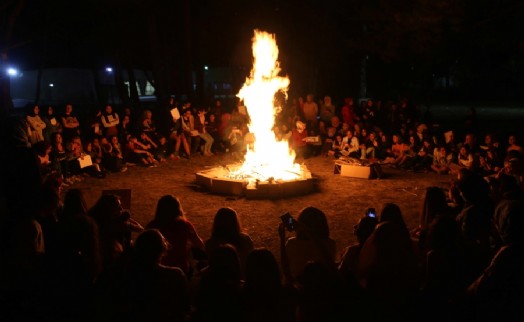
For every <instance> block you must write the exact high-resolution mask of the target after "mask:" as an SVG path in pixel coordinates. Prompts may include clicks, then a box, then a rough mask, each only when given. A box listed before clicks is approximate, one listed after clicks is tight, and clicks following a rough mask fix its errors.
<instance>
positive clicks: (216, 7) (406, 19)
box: [0, 0, 524, 110]
mask: <svg viewBox="0 0 524 322" xmlns="http://www.w3.org/2000/svg"><path fill="white" fill-rule="evenodd" d="M3 3H5V4H2V5H0V15H1V17H2V19H1V20H0V23H1V28H2V29H1V30H0V40H1V42H0V49H1V54H2V56H1V58H2V62H3V63H4V64H5V63H7V62H8V61H14V62H17V61H18V62H19V63H20V65H23V66H24V68H26V69H43V68H48V67H81V68H91V69H93V70H96V69H99V68H101V67H103V66H104V65H107V64H111V65H112V66H114V68H115V73H116V75H121V74H122V73H121V72H122V71H127V74H128V75H129V80H130V82H132V81H133V77H134V76H133V72H132V71H133V70H134V69H138V70H150V71H152V74H153V79H154V83H153V85H154V87H155V94H156V95H157V96H158V98H159V100H160V101H166V98H167V97H168V96H169V95H171V94H175V95H181V94H185V95H188V96H189V97H191V98H192V99H197V98H200V99H203V97H202V96H203V93H204V90H205V86H206V85H205V84H204V83H203V68H202V66H203V65H209V66H210V67H229V68H230V69H231V70H232V73H233V74H232V75H233V86H234V90H236V89H238V88H239V87H240V86H241V85H242V83H243V81H244V79H245V77H246V75H247V74H248V73H249V69H250V67H251V49H250V46H251V38H252V36H253V29H255V28H257V29H262V30H267V31H269V32H274V33H276V35H277V42H278V45H279V49H280V61H281V65H282V67H283V71H284V72H285V73H287V74H289V75H290V77H291V89H290V90H291V92H292V93H296V94H301V95H303V94H304V93H305V92H314V93H317V94H319V95H324V94H330V95H332V96H342V95H358V93H359V89H360V87H361V86H362V85H363V84H362V77H363V76H366V77H365V79H366V80H367V81H366V84H365V85H366V87H367V94H368V95H369V96H380V97H384V96H388V95H394V94H393V93H399V92H403V91H407V92H411V93H412V94H416V95H419V96H421V97H425V98H429V99H437V98H439V97H442V96H439V95H440V94H446V95H447V96H444V97H447V98H454V99H460V98H468V99H471V98H472V96H474V97H475V98H478V99H498V100H500V99H503V100H511V99H515V100H517V99H519V93H520V92H521V89H522V87H523V86H524V80H523V78H522V74H523V73H522V72H523V69H524V58H523V57H524V55H523V52H524V28H523V27H524V26H523V24H524V4H523V3H522V1H516V0H502V1H489V0H477V1H473V0H433V1H429V0H414V1H413V0H346V1H342V0H323V1H318V0H273V1H241V0H224V1H211V0H202V1H190V0H177V1H163V0H150V1H145V0H127V1H125V0H112V1H102V0H96V1H84V2H77V1H67V0H47V1H24V0H9V1H4V2H3ZM22 63H23V64H22ZM363 67H364V68H363ZM363 72H364V73H365V75H363ZM3 76H4V75H2V78H1V79H2V81H1V83H2V86H1V89H2V105H3V106H4V107H6V106H7V105H8V104H9V103H8V101H9V99H8V98H7V96H8V95H7V94H8V90H7V89H8V88H7V87H6V84H5V83H6V78H5V77H3ZM193 79H194V80H196V88H193V86H192V80H193ZM439 79H440V80H442V81H441V82H442V83H443V88H442V89H441V90H440V91H441V92H439V90H436V88H435V83H436V81H437V80H439ZM117 81H118V82H117V83H118V84H119V85H120V86H119V87H118V88H119V95H120V96H121V97H122V99H123V101H124V102H126V103H129V104H139V101H138V93H137V91H136V88H134V86H131V90H130V94H129V95H128V91H127V89H126V88H125V87H124V85H123V81H122V79H117ZM4 110H5V109H4Z"/></svg>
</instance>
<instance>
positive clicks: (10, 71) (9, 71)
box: [7, 67, 18, 76]
mask: <svg viewBox="0 0 524 322" xmlns="http://www.w3.org/2000/svg"><path fill="white" fill-rule="evenodd" d="M7 75H9V76H16V75H18V70H16V69H15V68H13V67H9V68H8V69H7Z"/></svg>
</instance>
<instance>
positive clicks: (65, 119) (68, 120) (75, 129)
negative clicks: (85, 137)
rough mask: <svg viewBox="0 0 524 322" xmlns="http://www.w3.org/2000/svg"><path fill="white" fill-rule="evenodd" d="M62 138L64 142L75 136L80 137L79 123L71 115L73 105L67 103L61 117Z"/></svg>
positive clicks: (73, 115)
mask: <svg viewBox="0 0 524 322" xmlns="http://www.w3.org/2000/svg"><path fill="white" fill-rule="evenodd" d="M62 126H63V137H64V140H65V141H68V140H70V139H71V138H73V137H74V136H76V135H80V122H78V119H77V117H76V115H75V114H74V113H73V105H72V104H70V103H68V104H67V105H66V107H65V114H64V115H62Z"/></svg>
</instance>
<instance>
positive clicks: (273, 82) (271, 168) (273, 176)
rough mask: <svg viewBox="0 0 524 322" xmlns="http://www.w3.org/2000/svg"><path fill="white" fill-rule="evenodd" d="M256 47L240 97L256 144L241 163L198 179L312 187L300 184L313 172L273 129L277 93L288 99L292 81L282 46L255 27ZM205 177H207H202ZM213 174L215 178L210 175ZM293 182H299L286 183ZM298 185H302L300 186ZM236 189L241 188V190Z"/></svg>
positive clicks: (211, 182) (214, 182)
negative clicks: (286, 74)
mask: <svg viewBox="0 0 524 322" xmlns="http://www.w3.org/2000/svg"><path fill="white" fill-rule="evenodd" d="M252 50H253V69H252V70H251V73H250V75H249V77H248V78H247V79H246V82H245V83H244V86H243V87H242V89H241V90H240V92H239V93H238V95H237V96H238V97H239V98H240V99H241V100H242V101H243V102H244V105H245V106H246V109H247V112H248V114H249V119H250V123H249V124H248V127H249V132H250V133H251V134H252V135H253V137H254V143H253V144H250V145H248V146H247V150H246V154H245V156H244V162H243V163H242V164H241V165H231V166H227V167H226V169H220V170H218V169H216V170H212V171H211V172H208V173H206V174H205V175H200V176H199V174H197V179H201V180H200V181H201V183H203V184H204V185H207V186H210V188H211V190H213V185H215V186H222V187H223V186H224V183H225V186H227V185H232V186H235V183H238V182H244V183H245V184H244V188H247V190H248V191H249V190H250V189H251V190H253V189H257V188H258V187H260V186H261V185H265V189H266V190H268V189H273V190H274V191H276V190H278V189H280V190H282V189H284V190H296V191H290V193H289V194H290V195H291V194H295V193H294V192H297V191H306V190H311V189H310V188H309V185H310V184H309V183H308V184H307V185H304V184H301V183H300V181H306V180H310V179H311V173H310V172H309V171H308V170H307V168H306V167H305V166H304V165H300V164H297V163H295V157H296V155H295V151H293V149H291V148H290V146H289V143H288V141H286V140H283V141H277V139H276V137H275V133H274V131H273V128H274V125H275V115H276V114H277V113H278V112H279V111H280V110H281V107H280V106H275V104H276V103H275V95H276V94H283V95H284V96H285V97H286V98H287V89H288V87H289V83H290V81H289V78H288V77H282V76H279V74H280V72H281V69H280V66H279V62H278V60H277V59H278V47H277V44H276V39H275V35H273V34H270V33H267V32H264V31H258V30H255V36H254V38H253V46H252ZM203 176H204V177H206V178H202V177H203ZM210 176H212V178H209V177H210ZM220 177H224V179H226V181H225V182H224V181H222V182H220V183H218V182H217V180H220V179H221V178H220ZM228 180H229V181H228ZM289 182H297V183H298V184H295V185H293V184H292V185H286V183H289ZM268 184H269V185H271V186H278V185H279V184H280V185H281V186H280V187H277V188H276V189H275V188H273V187H271V188H268ZM311 185H312V184H311ZM298 186H300V187H301V188H297V187H298ZM226 190H227V189H226ZM233 190H235V191H238V189H233ZM219 192H220V191H219ZM223 192H226V193H227V192H228V191H223ZM307 192H309V191H307ZM307 192H305V193H307ZM270 194H271V195H273V194H275V193H274V192H271V193H270Z"/></svg>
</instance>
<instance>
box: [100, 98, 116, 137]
mask: <svg viewBox="0 0 524 322" xmlns="http://www.w3.org/2000/svg"><path fill="white" fill-rule="evenodd" d="M100 120H101V121H102V125H103V126H104V132H105V133H104V134H105V136H106V137H107V138H110V137H112V136H114V135H118V128H117V126H118V124H120V119H119V118H118V114H117V113H116V112H115V111H113V107H112V106H111V105H109V104H107V105H106V108H105V110H104V113H102V116H101V117H100Z"/></svg>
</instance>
